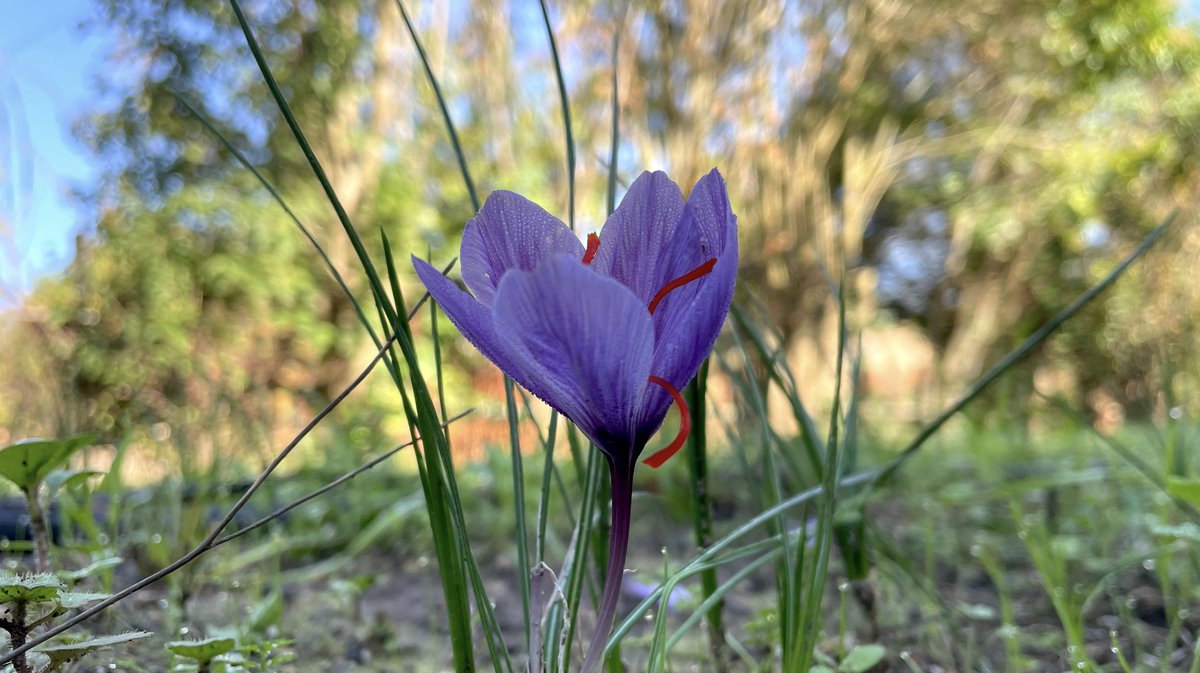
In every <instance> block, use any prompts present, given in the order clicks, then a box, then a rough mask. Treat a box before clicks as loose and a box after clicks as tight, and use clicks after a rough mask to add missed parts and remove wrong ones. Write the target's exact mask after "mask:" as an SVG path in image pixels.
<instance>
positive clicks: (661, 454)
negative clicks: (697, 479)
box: [642, 260, 716, 467]
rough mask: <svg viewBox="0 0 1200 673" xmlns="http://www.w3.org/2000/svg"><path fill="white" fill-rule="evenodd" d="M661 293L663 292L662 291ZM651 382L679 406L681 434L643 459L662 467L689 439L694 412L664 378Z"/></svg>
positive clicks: (651, 465) (650, 464) (654, 465)
mask: <svg viewBox="0 0 1200 673" xmlns="http://www.w3.org/2000/svg"><path fill="white" fill-rule="evenodd" d="M714 261H716V260H709V262H707V264H708V265H709V267H710V269H709V271H711V270H712V269H711V266H712V262H714ZM693 273H694V272H693ZM704 273H708V271H705V272H704ZM700 275H704V274H700ZM685 282H686V281H685ZM659 294H662V293H661V292H660V293H659ZM651 306H653V304H651ZM650 383H653V384H655V385H657V386H660V387H661V388H662V389H663V390H665V391H667V393H669V394H670V395H671V397H673V398H675V406H677V407H679V434H677V435H675V439H673V440H672V441H671V443H670V444H668V445H667V447H666V448H665V449H660V450H659V451H657V452H655V453H654V455H652V456H650V457H649V458H646V459H644V460H642V462H643V463H645V464H647V465H649V466H650V467H661V466H662V464H663V463H665V462H667V461H668V460H670V458H671V456H673V455H675V454H676V453H678V452H679V449H682V448H683V443H684V442H685V441H687V438H688V435H689V434H690V433H691V432H692V414H691V413H690V412H689V411H688V407H687V403H686V402H684V401H683V395H680V394H679V391H678V390H676V389H675V386H673V385H671V384H670V383H667V382H666V381H665V380H664V379H661V378H659V377H657V376H651V377H650Z"/></svg>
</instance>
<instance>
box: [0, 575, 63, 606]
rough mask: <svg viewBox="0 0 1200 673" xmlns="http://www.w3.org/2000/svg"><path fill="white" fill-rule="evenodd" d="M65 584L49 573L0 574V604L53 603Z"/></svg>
mask: <svg viewBox="0 0 1200 673" xmlns="http://www.w3.org/2000/svg"><path fill="white" fill-rule="evenodd" d="M65 588H66V585H64V584H63V583H62V580H60V579H58V578H57V577H55V576H54V575H52V574H50V573H37V574H34V575H13V574H3V575H0V604H13V603H53V602H55V601H57V600H58V599H59V596H60V595H61V594H62V591H63V589H65Z"/></svg>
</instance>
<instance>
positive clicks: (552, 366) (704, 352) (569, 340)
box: [413, 169, 737, 673]
mask: <svg viewBox="0 0 1200 673" xmlns="http://www.w3.org/2000/svg"><path fill="white" fill-rule="evenodd" d="M460 257H461V262H460V263H461V267H462V277H463V281H464V282H465V283H466V285H467V287H468V288H470V290H471V292H472V293H473V294H474V296H471V294H468V293H466V292H464V291H463V290H461V289H459V287H458V286H457V285H456V284H454V283H453V282H452V281H450V280H448V279H447V278H446V277H445V276H443V275H442V274H441V273H439V272H438V271H437V270H436V269H435V268H433V267H432V266H430V265H429V264H427V263H426V262H424V261H422V260H420V259H417V258H415V257H414V258H413V264H414V266H415V267H416V270H417V274H418V275H419V276H420V277H421V280H422V282H424V283H425V287H426V288H428V289H429V294H430V295H432V296H433V298H434V299H435V300H437V302H438V304H440V305H441V307H442V310H443V311H445V313H446V315H447V316H449V317H450V320H451V321H452V322H453V323H454V324H455V326H457V327H458V329H459V330H460V331H461V332H462V333H463V335H464V336H466V337H467V339H468V340H470V341H471V343H472V344H474V345H475V347H476V348H478V349H479V351H480V352H481V353H483V354H484V355H485V356H486V357H487V358H488V359H489V360H491V361H492V362H493V363H495V364H496V366H497V367H499V368H500V369H502V370H503V371H504V372H505V373H506V374H508V375H509V376H511V377H512V378H513V380H515V381H516V382H517V383H519V384H521V385H522V386H524V387H525V388H526V389H528V390H529V391H530V392H531V393H533V394H534V395H536V396H537V397H539V398H541V399H542V400H543V401H544V402H546V404H548V405H550V406H551V407H552V408H554V409H556V410H558V411H559V413H561V414H562V415H564V416H566V417H567V418H569V419H571V421H572V422H574V423H575V425H576V426H577V427H578V428H579V429H580V431H582V432H583V433H584V434H585V435H587V437H588V438H589V439H590V440H591V441H592V443H594V444H595V445H596V447H597V448H599V449H600V451H602V452H603V453H604V455H605V457H606V458H607V459H608V464H609V474H610V476H611V480H612V529H611V537H610V540H609V564H608V576H607V578H606V580H605V585H604V594H603V598H602V600H601V603H600V610H599V615H598V617H597V625H596V632H595V637H594V638H593V645H592V647H591V651H590V652H589V653H588V656H587V658H586V659H585V661H584V665H583V667H582V669H581V670H582V671H584V672H585V673H586V672H587V671H590V670H591V668H592V667H593V666H595V665H596V664H597V663H599V660H600V658H601V657H602V655H603V649H604V639H605V638H607V635H608V633H609V630H610V629H611V628H612V622H613V618H614V616H615V613H616V607H617V599H618V598H619V596H620V585H621V579H622V576H623V574H624V567H625V553H626V550H627V548H628V544H629V520H630V501H631V498H632V493H633V470H634V466H635V465H636V463H637V460H638V458H639V456H640V455H641V453H642V450H643V449H644V448H645V447H646V444H647V442H648V441H649V440H650V438H651V437H652V436H653V435H654V433H655V432H657V431H658V428H659V426H661V425H662V422H663V419H664V418H665V417H666V414H667V410H668V409H669V408H670V406H671V402H672V401H674V402H675V403H676V405H677V406H678V407H679V411H680V420H681V422H680V432H679V434H678V436H677V437H676V438H675V440H674V441H672V442H671V443H670V444H669V445H668V446H667V447H666V448H664V449H662V450H660V451H658V452H656V453H654V454H653V455H651V456H650V457H648V458H646V459H645V460H644V462H646V463H647V464H649V465H651V466H652V467H658V466H659V465H661V464H662V463H663V462H665V461H666V460H667V459H668V458H670V457H671V455H673V454H674V453H675V452H676V451H678V450H679V449H680V448H681V447H682V446H683V443H684V441H685V440H686V437H687V433H688V431H689V430H690V427H691V424H690V419H689V415H688V411H687V407H686V405H685V404H684V401H683V397H682V396H681V395H680V394H679V390H680V389H682V388H683V387H684V386H686V385H687V383H688V382H689V381H691V379H692V377H694V376H695V375H696V372H697V371H698V370H699V368H700V365H701V364H702V363H703V362H704V359H705V358H706V357H708V353H709V351H711V350H712V347H713V343H714V342H715V341H716V339H717V333H718V332H719V331H720V329H721V325H722V323H724V321H725V316H726V314H727V313H728V312H729V304H730V301H731V300H732V298H733V285H734V277H735V275H736V273H737V218H736V217H735V216H734V214H733V211H732V210H731V209H730V207H729V198H728V196H727V194H726V191H725V183H724V181H723V180H722V179H721V175H720V174H719V173H718V172H717V171H716V170H715V169H714V170H713V171H712V172H710V173H709V174H708V175H705V176H704V177H702V178H700V181H699V182H697V183H696V186H695V187H694V188H693V189H692V193H691V195H690V196H689V197H688V199H687V201H686V202H685V201H684V199H683V195H682V194H681V193H680V191H679V187H678V186H677V185H676V184H675V183H674V182H672V181H671V180H670V178H668V177H667V175H666V174H665V173H662V172H655V173H649V172H646V173H642V175H641V176H640V177H638V179H637V180H636V181H634V183H633V185H632V186H631V187H630V188H629V192H628V193H627V194H626V195H625V198H624V199H623V200H622V201H621V204H620V206H618V207H617V209H616V211H614V212H613V214H612V215H611V216H610V217H609V218H608V221H607V222H606V223H605V225H604V228H603V229H602V230H601V232H600V234H599V236H597V235H596V234H590V235H589V236H588V243H587V246H586V248H585V247H584V245H583V244H582V243H581V242H580V241H579V239H578V238H576V237H575V235H574V234H573V233H572V232H571V230H570V229H568V228H567V226H566V225H564V224H563V223H562V222H561V221H560V220H559V219H557V218H555V217H554V216H552V215H550V214H549V213H547V212H546V211H545V210H543V209H542V208H540V207H539V206H537V205H536V204H534V203H532V202H531V201H529V200H527V199H525V198H524V197H522V196H520V195H518V194H514V193H512V192H506V191H497V192H494V193H492V195H491V196H489V197H488V199H487V202H486V203H484V205H483V208H482V209H481V210H480V211H479V214H478V215H476V216H475V218H474V219H472V220H471V221H470V222H468V223H467V226H466V229H465V230H464V231H463V237H462V249H461V254H460Z"/></svg>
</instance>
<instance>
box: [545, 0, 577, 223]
mask: <svg viewBox="0 0 1200 673" xmlns="http://www.w3.org/2000/svg"><path fill="white" fill-rule="evenodd" d="M541 6H542V21H543V22H544V23H545V24H546V38H547V39H548V40H549V41H550V56H551V58H552V59H553V62H554V78H555V80H557V81H558V100H559V103H560V104H561V105H562V117H563V133H564V134H565V135H566V139H565V142H566V146H567V224H569V225H570V227H571V231H575V136H574V134H573V132H572V131H571V100H570V98H569V97H568V96H567V79H566V77H565V76H564V75H563V69H562V61H561V60H560V59H559V56H558V42H557V41H556V40H555V39H554V28H553V27H552V26H551V25H550V8H549V7H548V6H547V4H546V0H541Z"/></svg>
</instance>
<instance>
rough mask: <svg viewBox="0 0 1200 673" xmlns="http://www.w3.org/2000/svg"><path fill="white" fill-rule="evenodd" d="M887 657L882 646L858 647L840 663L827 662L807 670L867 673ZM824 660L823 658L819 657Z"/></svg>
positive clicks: (815, 671)
mask: <svg viewBox="0 0 1200 673" xmlns="http://www.w3.org/2000/svg"><path fill="white" fill-rule="evenodd" d="M886 655H887V650H885V649H884V648H883V646H882V645H859V646H857V647H855V648H854V649H852V650H850V652H849V653H848V654H846V656H845V657H844V658H843V659H842V660H841V661H840V662H836V663H835V662H833V661H827V662H825V663H822V664H817V665H816V666H813V667H812V668H810V669H809V673H867V672H868V671H872V670H874V669H875V667H876V666H878V665H879V663H880V662H881V661H883V658H884V657H885V656H886ZM821 658H824V657H821Z"/></svg>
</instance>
